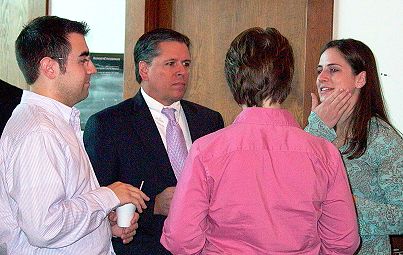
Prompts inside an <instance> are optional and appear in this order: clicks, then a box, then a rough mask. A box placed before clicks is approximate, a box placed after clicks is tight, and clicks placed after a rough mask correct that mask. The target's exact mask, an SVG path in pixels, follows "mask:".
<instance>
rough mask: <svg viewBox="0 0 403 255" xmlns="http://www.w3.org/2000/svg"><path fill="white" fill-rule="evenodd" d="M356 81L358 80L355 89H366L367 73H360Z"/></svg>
mask: <svg viewBox="0 0 403 255" xmlns="http://www.w3.org/2000/svg"><path fill="white" fill-rule="evenodd" d="M355 79H356V81H355V87H356V88H357V89H360V88H362V87H364V85H365V84H366V83H367V72H365V71H362V72H361V73H359V74H358V75H357V77H356V78H355Z"/></svg>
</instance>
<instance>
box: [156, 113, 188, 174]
mask: <svg viewBox="0 0 403 255" xmlns="http://www.w3.org/2000/svg"><path fill="white" fill-rule="evenodd" d="M175 111H176V110H175V109H173V108H163V109H162V111H161V112H162V114H164V115H165V116H166V117H167V118H168V125H167V130H166V139H167V151H168V157H169V161H171V165H172V169H173V170H174V173H175V176H176V179H177V180H179V177H180V175H181V172H182V169H183V164H184V163H185V159H186V156H187V154H188V151H187V148H186V142H185V137H184V136H183V132H182V129H181V127H180V126H179V124H178V122H176V119H175Z"/></svg>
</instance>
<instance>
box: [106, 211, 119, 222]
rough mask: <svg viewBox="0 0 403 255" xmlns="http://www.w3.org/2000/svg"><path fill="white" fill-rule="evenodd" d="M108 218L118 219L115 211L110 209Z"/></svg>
mask: <svg viewBox="0 0 403 255" xmlns="http://www.w3.org/2000/svg"><path fill="white" fill-rule="evenodd" d="M108 218H109V220H110V221H117V220H118V216H117V214H116V212H115V211H111V212H110V213H109V215H108Z"/></svg>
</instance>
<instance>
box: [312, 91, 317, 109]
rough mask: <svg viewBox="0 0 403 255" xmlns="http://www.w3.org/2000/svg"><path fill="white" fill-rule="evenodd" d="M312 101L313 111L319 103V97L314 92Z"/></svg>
mask: <svg viewBox="0 0 403 255" xmlns="http://www.w3.org/2000/svg"><path fill="white" fill-rule="evenodd" d="M311 102H312V103H311V111H313V110H314V109H315V108H316V107H317V106H318V105H319V100H318V97H317V96H316V95H315V94H314V93H311Z"/></svg>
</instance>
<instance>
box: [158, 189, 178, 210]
mask: <svg viewBox="0 0 403 255" xmlns="http://www.w3.org/2000/svg"><path fill="white" fill-rule="evenodd" d="M174 192H175V187H168V188H166V189H164V191H163V192H161V193H159V194H158V195H157V196H156V197H155V205H154V214H161V215H165V216H168V213H169V207H170V206H171V201H172V197H173V196H174Z"/></svg>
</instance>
